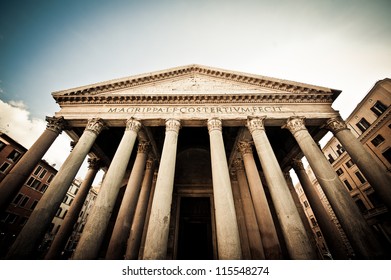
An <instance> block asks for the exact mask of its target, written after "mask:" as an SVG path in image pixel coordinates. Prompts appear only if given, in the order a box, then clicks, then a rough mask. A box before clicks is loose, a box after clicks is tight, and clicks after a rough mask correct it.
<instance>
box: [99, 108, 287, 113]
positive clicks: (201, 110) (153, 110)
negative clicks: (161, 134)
mask: <svg viewBox="0 0 391 280" xmlns="http://www.w3.org/2000/svg"><path fill="white" fill-rule="evenodd" d="M106 110H107V111H106V113H125V114H137V113H141V114H154V113H156V114H162V113H166V114H195V113H201V114H251V113H255V114H256V113H270V112H283V111H284V108H283V107H282V106H251V107H246V106H180V107H179V106H178V107H177V106H164V107H158V106H156V107H141V106H133V107H111V108H108V109H106Z"/></svg>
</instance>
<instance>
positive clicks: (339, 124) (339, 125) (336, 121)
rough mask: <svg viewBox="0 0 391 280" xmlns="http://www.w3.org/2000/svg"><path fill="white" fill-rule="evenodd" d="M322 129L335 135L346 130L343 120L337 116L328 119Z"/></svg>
mask: <svg viewBox="0 0 391 280" xmlns="http://www.w3.org/2000/svg"><path fill="white" fill-rule="evenodd" d="M324 127H325V128H326V129H328V130H330V131H331V132H332V133H333V134H336V133H337V132H339V131H341V130H344V129H348V127H347V126H346V123H345V122H344V120H343V119H342V118H341V117H339V116H338V117H335V118H331V119H328V120H327V122H326V125H325V126H324Z"/></svg>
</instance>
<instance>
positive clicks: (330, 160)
mask: <svg viewBox="0 0 391 280" xmlns="http://www.w3.org/2000/svg"><path fill="white" fill-rule="evenodd" d="M327 157H328V159H329V162H330V163H333V162H334V161H335V159H334V158H333V156H332V155H331V154H328V155H327Z"/></svg>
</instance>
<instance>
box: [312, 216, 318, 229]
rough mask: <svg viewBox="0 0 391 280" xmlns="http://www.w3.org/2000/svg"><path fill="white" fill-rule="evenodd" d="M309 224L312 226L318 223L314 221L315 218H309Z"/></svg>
mask: <svg viewBox="0 0 391 280" xmlns="http://www.w3.org/2000/svg"><path fill="white" fill-rule="evenodd" d="M311 224H312V226H314V227H315V226H317V225H318V223H317V222H316V220H315V218H311Z"/></svg>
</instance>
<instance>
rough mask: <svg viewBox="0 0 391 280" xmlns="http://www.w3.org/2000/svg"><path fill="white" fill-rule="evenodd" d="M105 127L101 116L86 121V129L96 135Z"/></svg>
mask: <svg viewBox="0 0 391 280" xmlns="http://www.w3.org/2000/svg"><path fill="white" fill-rule="evenodd" d="M105 128H106V125H105V123H104V121H103V120H102V119H101V118H93V119H90V120H89V121H88V123H87V127H86V130H88V131H91V132H93V133H95V134H96V135H99V133H101V132H102V130H103V129H105Z"/></svg>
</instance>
